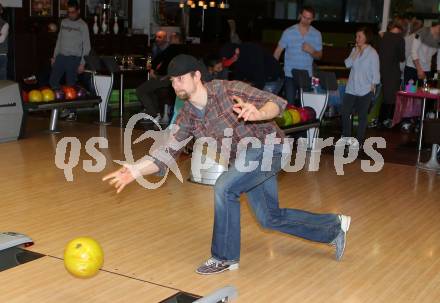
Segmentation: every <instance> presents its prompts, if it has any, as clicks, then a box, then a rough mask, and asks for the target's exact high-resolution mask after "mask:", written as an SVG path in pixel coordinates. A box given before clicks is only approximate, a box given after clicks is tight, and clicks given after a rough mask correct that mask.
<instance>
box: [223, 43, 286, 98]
mask: <svg viewBox="0 0 440 303" xmlns="http://www.w3.org/2000/svg"><path fill="white" fill-rule="evenodd" d="M220 57H221V58H222V60H223V67H227V68H230V71H231V73H232V75H233V76H232V79H231V80H240V81H244V82H248V83H250V84H251V85H253V86H255V87H256V88H259V89H262V90H265V91H268V92H271V93H273V94H278V93H279V91H280V90H281V87H282V85H283V82H284V78H283V71H282V69H281V66H280V64H279V62H278V61H277V60H275V58H274V57H273V56H272V55H271V54H269V53H268V52H266V51H265V50H264V49H263V48H262V47H261V46H260V45H258V44H255V43H250V42H245V43H242V44H234V43H227V44H225V45H224V46H223V47H222V48H221V50H220Z"/></svg>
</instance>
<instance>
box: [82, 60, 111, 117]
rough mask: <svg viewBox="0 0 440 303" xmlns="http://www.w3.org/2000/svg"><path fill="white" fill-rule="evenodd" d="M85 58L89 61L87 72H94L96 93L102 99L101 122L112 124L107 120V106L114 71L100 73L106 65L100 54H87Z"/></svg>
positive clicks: (100, 105)
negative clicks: (108, 73) (107, 73)
mask: <svg viewBox="0 0 440 303" xmlns="http://www.w3.org/2000/svg"><path fill="white" fill-rule="evenodd" d="M84 60H85V61H86V63H87V67H88V69H87V72H89V73H91V74H92V81H93V87H94V89H95V94H96V95H97V96H100V97H101V100H102V102H101V103H100V104H99V123H101V124H111V123H110V122H107V107H108V102H109V100H110V96H111V92H112V87H113V73H112V72H111V73H110V75H105V74H99V73H100V72H101V71H103V69H104V66H103V64H102V63H103V62H102V60H101V58H100V57H98V56H85V57H84ZM105 67H107V66H105Z"/></svg>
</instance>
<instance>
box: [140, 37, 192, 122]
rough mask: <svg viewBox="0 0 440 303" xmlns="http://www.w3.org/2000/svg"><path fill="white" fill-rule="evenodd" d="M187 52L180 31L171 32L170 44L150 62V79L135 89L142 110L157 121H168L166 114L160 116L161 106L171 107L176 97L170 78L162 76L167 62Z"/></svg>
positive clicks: (165, 72)
mask: <svg viewBox="0 0 440 303" xmlns="http://www.w3.org/2000/svg"><path fill="white" fill-rule="evenodd" d="M187 52H188V50H187V48H186V45H184V44H183V39H182V36H181V35H180V33H173V34H172V35H171V37H170V45H169V46H168V47H167V48H166V49H165V50H163V51H162V52H161V53H159V54H158V55H157V56H156V57H155V58H154V59H153V61H152V62H151V69H150V79H149V80H147V81H145V82H144V83H142V84H141V85H140V86H139V87H138V88H137V89H136V95H137V97H138V99H139V101H140V102H141V103H142V106H143V108H144V112H145V113H146V114H148V115H150V116H152V117H154V118H155V119H156V120H157V121H158V122H159V121H162V122H167V121H168V118H169V117H168V116H167V115H166V114H165V115H163V117H162V114H163V113H164V110H163V108H164V107H165V104H167V105H169V108H171V106H172V105H173V104H174V100H175V98H176V95H175V94H174V90H173V89H172V87H171V82H170V80H169V79H166V78H164V76H166V74H167V69H168V64H169V63H170V61H171V60H172V59H173V58H174V57H176V56H177V55H179V54H187Z"/></svg>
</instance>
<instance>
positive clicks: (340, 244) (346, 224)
mask: <svg viewBox="0 0 440 303" xmlns="http://www.w3.org/2000/svg"><path fill="white" fill-rule="evenodd" d="M339 220H340V221H341V231H340V232H339V234H338V236H337V237H336V238H335V239H334V240H333V241H332V242H331V244H332V245H334V246H335V247H336V260H337V261H341V259H342V256H343V255H344V250H345V243H346V242H347V232H348V229H349V228H350V222H351V217H350V216H345V215H339Z"/></svg>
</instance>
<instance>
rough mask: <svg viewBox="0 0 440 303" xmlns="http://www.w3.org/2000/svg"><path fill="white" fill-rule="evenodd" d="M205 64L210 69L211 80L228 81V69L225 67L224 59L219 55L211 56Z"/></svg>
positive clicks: (204, 60)
mask: <svg viewBox="0 0 440 303" xmlns="http://www.w3.org/2000/svg"><path fill="white" fill-rule="evenodd" d="M203 62H204V63H205V65H206V67H207V68H208V73H209V79H210V80H228V69H227V68H224V67H223V63H222V58H220V57H219V56H218V55H209V56H207V57H205V58H204V59H203Z"/></svg>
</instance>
